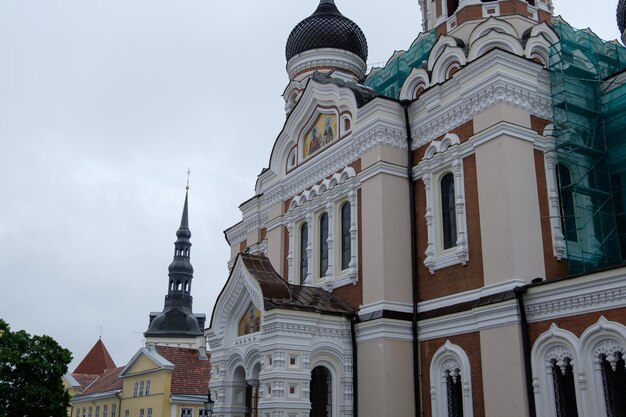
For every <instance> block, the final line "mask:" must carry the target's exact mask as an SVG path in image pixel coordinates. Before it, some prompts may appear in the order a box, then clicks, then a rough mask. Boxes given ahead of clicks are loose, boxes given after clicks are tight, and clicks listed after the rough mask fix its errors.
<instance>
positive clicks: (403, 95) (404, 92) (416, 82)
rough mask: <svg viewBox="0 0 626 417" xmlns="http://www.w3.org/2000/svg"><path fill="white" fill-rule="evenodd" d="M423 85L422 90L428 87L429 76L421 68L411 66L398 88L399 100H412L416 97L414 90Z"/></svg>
mask: <svg viewBox="0 0 626 417" xmlns="http://www.w3.org/2000/svg"><path fill="white" fill-rule="evenodd" d="M420 86H423V88H424V90H426V89H427V88H428V87H430V76H429V75H428V72H427V71H426V70H425V69H423V68H413V69H412V70H411V73H410V74H409V76H408V77H407V79H406V80H405V81H404V84H402V88H401V89H400V100H413V99H415V98H417V97H416V94H415V93H416V90H417V89H418V87H420Z"/></svg>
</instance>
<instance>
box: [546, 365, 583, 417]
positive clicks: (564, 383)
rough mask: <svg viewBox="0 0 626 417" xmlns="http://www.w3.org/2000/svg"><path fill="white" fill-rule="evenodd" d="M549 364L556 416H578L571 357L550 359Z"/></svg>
mask: <svg viewBox="0 0 626 417" xmlns="http://www.w3.org/2000/svg"><path fill="white" fill-rule="evenodd" d="M551 364H552V382H553V383H554V401H555V403H556V415H557V417H578V407H577V406H576V386H575V385H574V368H573V367H572V363H571V359H570V358H563V359H559V360H557V359H552V361H551Z"/></svg>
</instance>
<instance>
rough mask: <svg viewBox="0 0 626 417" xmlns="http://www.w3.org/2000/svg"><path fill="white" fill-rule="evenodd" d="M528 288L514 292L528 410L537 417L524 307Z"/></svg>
mask: <svg viewBox="0 0 626 417" xmlns="http://www.w3.org/2000/svg"><path fill="white" fill-rule="evenodd" d="M526 290H527V288H526V287H515V288H514V289H513V292H514V293H515V298H516V299H517V307H518V309H519V315H520V321H521V323H520V325H521V326H522V349H523V350H524V372H525V374H526V396H527V400H528V410H529V413H530V417H537V410H536V409H535V394H534V392H533V372H532V366H531V361H530V338H529V336H528V320H527V319H526V307H525V306H524V294H526Z"/></svg>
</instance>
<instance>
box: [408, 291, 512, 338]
mask: <svg viewBox="0 0 626 417" xmlns="http://www.w3.org/2000/svg"><path fill="white" fill-rule="evenodd" d="M519 321H520V317H519V312H518V308H517V303H516V302H515V300H508V301H505V302H502V303H498V304H492V305H491V306H487V307H483V308H480V309H473V310H468V311H464V312H461V313H456V314H450V315H447V316H441V317H437V318H433V319H427V320H423V321H421V322H420V323H419V324H418V328H419V332H418V334H419V339H420V340H430V339H438V338H442V337H449V336H452V335H455V334H464V333H471V332H478V331H481V330H485V329H491V328H496V327H502V326H507V325H510V324H515V323H519Z"/></svg>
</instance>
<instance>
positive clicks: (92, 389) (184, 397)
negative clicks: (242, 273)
mask: <svg viewBox="0 0 626 417" xmlns="http://www.w3.org/2000/svg"><path fill="white" fill-rule="evenodd" d="M176 235H177V240H176V243H175V252H174V260H173V262H172V263H171V265H170V267H169V274H168V293H167V295H166V296H165V303H164V308H163V311H162V312H158V313H151V314H150V319H149V320H150V321H149V326H148V330H147V331H146V333H145V336H146V345H147V346H146V347H144V348H141V349H140V350H139V351H138V352H137V353H136V354H135V355H134V356H133V358H132V359H131V360H130V361H129V362H128V364H127V365H126V366H124V367H119V368H117V367H115V364H114V362H113V360H112V359H111V356H110V355H109V353H108V351H107V349H106V347H105V346H104V343H102V341H101V340H98V342H97V343H96V345H95V346H94V347H93V348H92V349H91V351H90V352H89V353H88V354H87V356H86V357H85V359H83V361H82V362H81V364H80V365H79V366H78V367H77V368H76V370H75V371H74V373H73V374H68V375H66V376H65V378H64V383H65V385H66V387H67V389H68V392H69V393H70V395H71V396H72V401H71V405H72V406H71V408H70V416H71V417H165V416H171V417H198V416H203V415H205V411H204V401H205V400H207V394H208V387H209V376H210V362H209V357H208V355H207V352H206V342H205V339H204V336H203V333H202V332H203V329H204V322H205V319H206V317H205V315H204V314H194V313H193V310H192V297H191V280H192V279H193V267H192V266H191V262H190V248H191V242H190V241H189V239H190V237H191V232H190V231H189V226H188V210H187V196H185V204H184V208H183V215H182V219H181V224H180V228H179V229H178V231H177V233H176Z"/></svg>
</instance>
